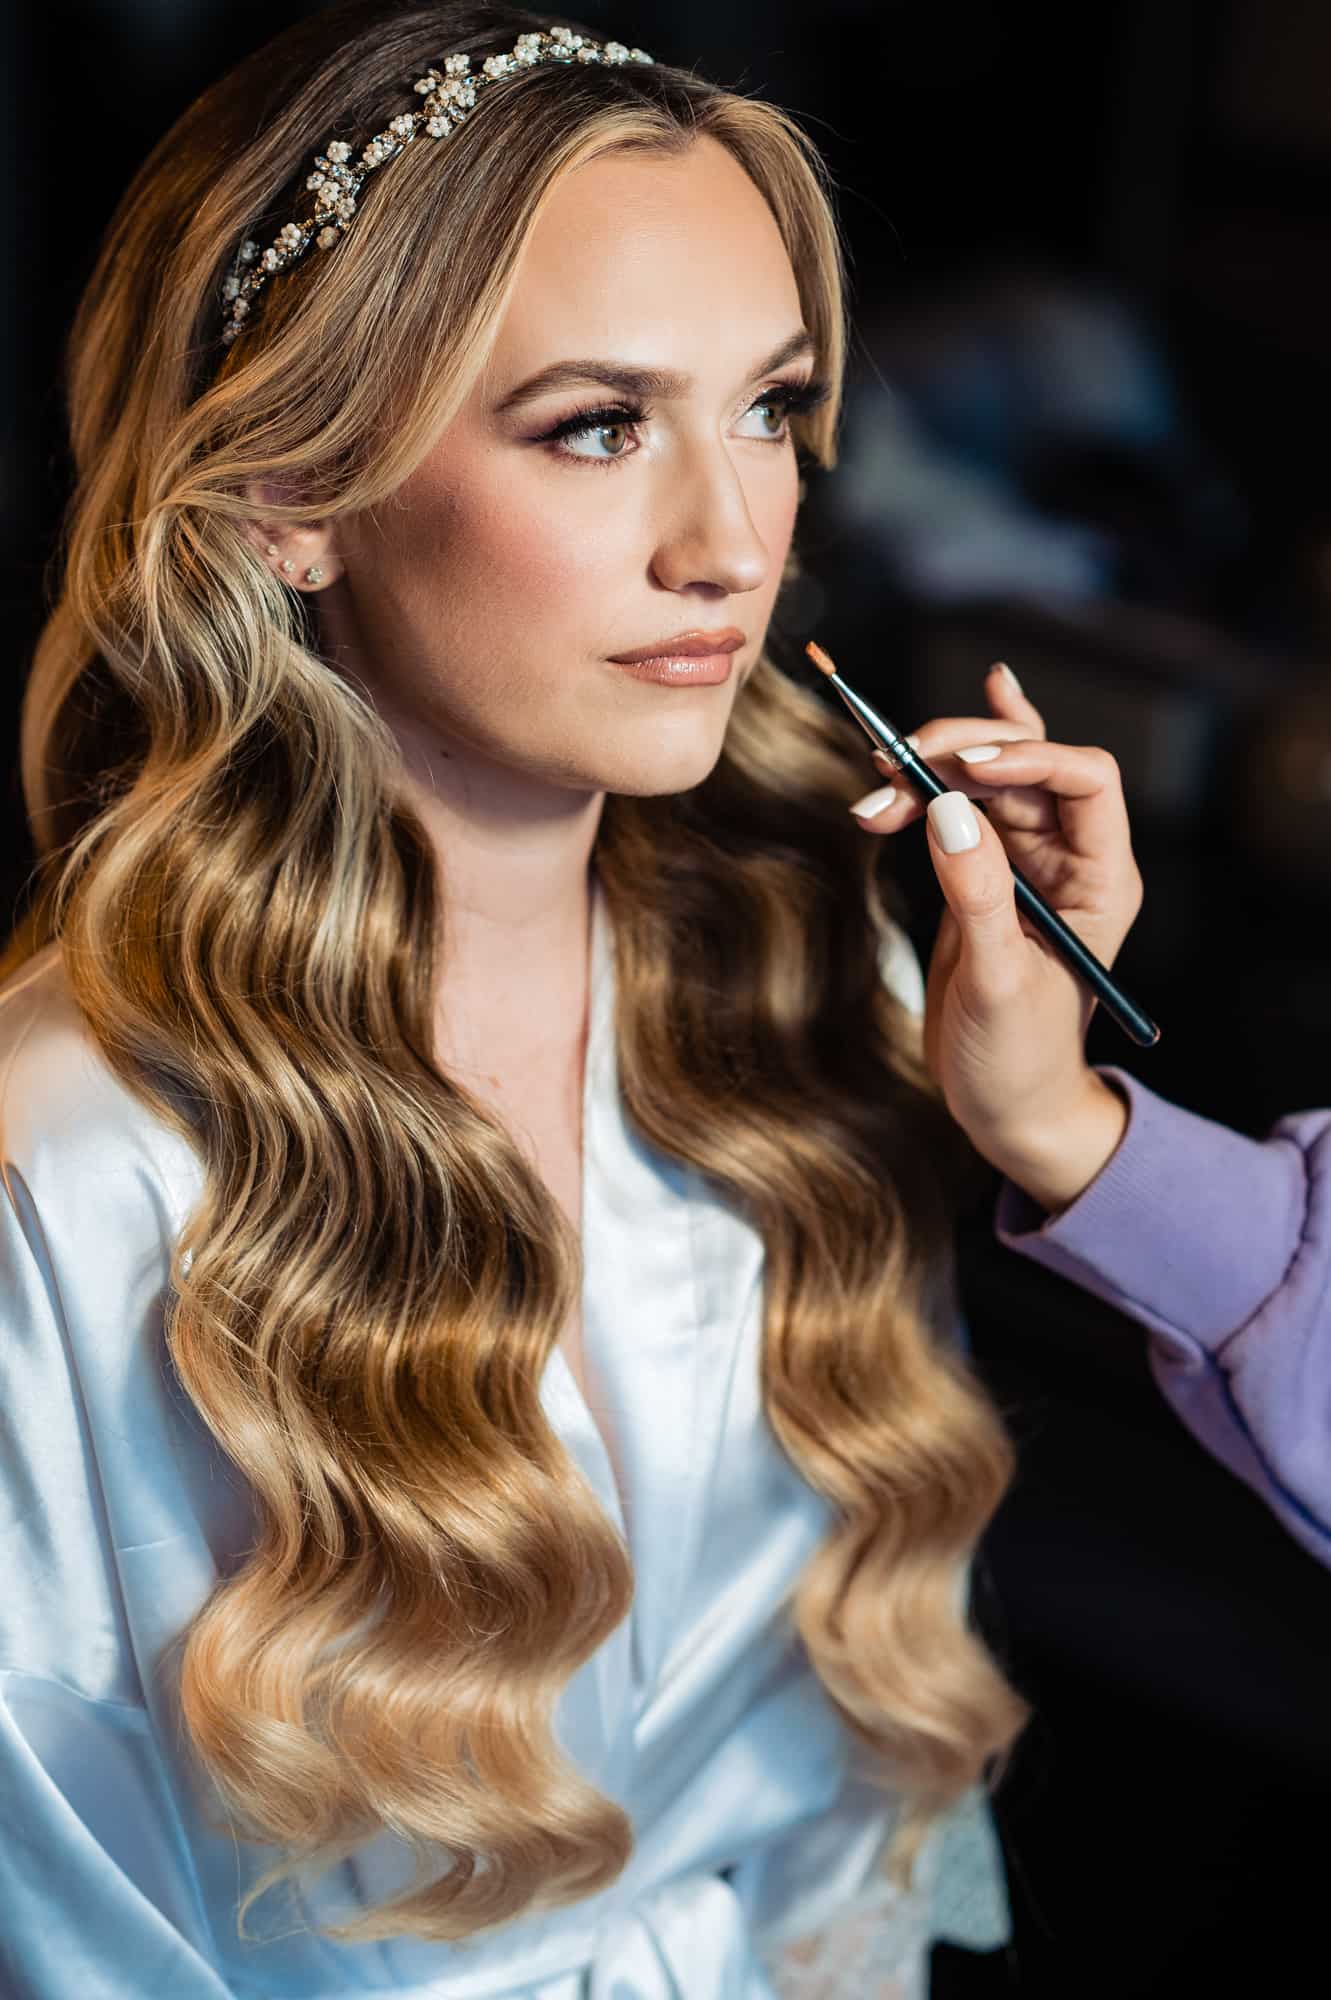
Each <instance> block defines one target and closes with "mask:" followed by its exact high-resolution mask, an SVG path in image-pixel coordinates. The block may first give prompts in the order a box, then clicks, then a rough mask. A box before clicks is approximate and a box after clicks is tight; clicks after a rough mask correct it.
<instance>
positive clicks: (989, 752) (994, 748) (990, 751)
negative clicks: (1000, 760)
mask: <svg viewBox="0 0 1331 2000" xmlns="http://www.w3.org/2000/svg"><path fill="white" fill-rule="evenodd" d="M1002 754H1003V746H1002V744H1001V743H977V744H976V746H975V748H974V749H973V750H958V752H957V755H958V757H960V759H961V761H962V763H963V764H987V763H988V762H989V759H990V758H991V757H1001V756H1002Z"/></svg>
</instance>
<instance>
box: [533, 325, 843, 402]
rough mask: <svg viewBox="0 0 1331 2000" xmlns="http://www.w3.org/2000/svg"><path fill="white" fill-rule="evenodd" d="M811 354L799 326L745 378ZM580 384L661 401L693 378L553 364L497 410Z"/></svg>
mask: <svg viewBox="0 0 1331 2000" xmlns="http://www.w3.org/2000/svg"><path fill="white" fill-rule="evenodd" d="M813 351H814V344H813V335H812V334H811V333H810V332H809V331H808V330H807V328H805V327H801V328H800V330H799V332H798V333H792V334H791V335H790V336H789V338H788V339H786V340H783V341H782V343H781V345H780V346H779V347H777V348H774V349H773V351H772V352H771V353H770V354H769V355H768V356H767V358H766V360H764V361H760V362H759V363H758V366H757V367H756V368H755V369H754V371H753V373H752V374H751V375H750V376H749V378H748V379H749V380H750V382H756V381H757V380H758V378H759V376H761V375H770V374H771V373H772V371H773V370H774V369H776V368H784V367H785V365H786V363H787V362H788V361H796V360H798V359H800V358H801V357H802V356H803V355H806V354H812V353H813ZM583 382H599V383H604V384H606V385H608V386H609V387H610V388H612V389H618V390H619V391H620V392H621V394H623V395H625V396H634V397H637V398H638V399H639V400H641V401H643V402H645V401H647V400H648V398H650V397H653V396H655V397H657V398H658V399H659V400H661V401H662V402H665V401H668V400H670V398H672V397H678V396H686V395H687V394H688V392H689V390H690V389H691V388H692V386H693V378H692V376H690V375H677V374H674V373H673V372H672V371H671V370H670V369H668V368H633V367H630V366H629V365H628V364H627V363H626V362H622V361H596V360H592V361H555V362H552V363H551V365H550V366H549V367H548V368H542V369H541V370H540V371H539V373H538V374H535V375H531V376H529V377H528V379H527V380H526V381H525V382H521V383H519V385H518V387H517V388H516V389H510V390H509V392H508V394H507V395H506V396H505V397H504V399H503V401H502V402H501V403H500V404H499V405H498V410H499V411H501V412H502V411H504V410H511V409H514V408H516V406H517V405H518V404H519V403H530V402H532V401H533V400H534V399H535V398H536V397H537V396H546V395H548V394H549V393H550V391H551V390H552V389H570V388H573V387H575V386H576V385H577V384H579V383H583Z"/></svg>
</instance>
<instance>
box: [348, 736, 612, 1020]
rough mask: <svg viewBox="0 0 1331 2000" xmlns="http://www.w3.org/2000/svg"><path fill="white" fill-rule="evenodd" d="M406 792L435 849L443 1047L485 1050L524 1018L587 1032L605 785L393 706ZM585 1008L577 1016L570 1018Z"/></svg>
mask: <svg viewBox="0 0 1331 2000" xmlns="http://www.w3.org/2000/svg"><path fill="white" fill-rule="evenodd" d="M385 719H386V720H387V721H389V723H390V726H391V727H392V729H393V731H394V734H395V735H396V736H397V738H398V741H399V743H400V744H401V746H402V752H403V769H404V788H403V789H404V795H405V798H406V801H407V803H408V804H409V805H410V806H411V808H412V810H413V811H414V812H415V813H416V815H417V816H418V818H419V819H420V821H421V824H422V826H423V827H424V829H425V832H426V834H427V836H428V837H429V840H430V843H431V846H432V847H433V849H434V853H435V858H436V865H437V869H438V879H439V886H440V895H441V900H442V905H443V930H442V938H443V949H442V954H441V962H440V967H439V996H438V1002H437V1006H436V1018H437V1019H438V1021H439V1023H440V1031H441V1038H442V1042H443V1045H444V1047H445V1049H447V1050H451V1051H452V1052H453V1054H454V1055H455V1056H460V1055H461V1054H462V1053H463V1052H464V1051H478V1050H479V1047H480V1045H481V1044H482V1043H484V1042H485V1041H486V1040H487V1039H488V1038H489V1037H490V1036H491V1035H492V1034H493V1035H494V1036H495V1037H496V1038H498V1039H500V1040H501V1041H502V1040H506V1039H508V1038H509V1036H511V1035H513V1034H515V1033H518V1032H519V1022H520V1021H525V1022H529V1023H531V1022H536V1021H539V1020H541V1019H542V1017H543V1026H544V1034H546V1035H551V1034H553V1035H554V1036H556V1037H557V1036H558V1035H559V1033H560V1030H561V1027H563V1028H564V1029H566V1030H567V1031H570V1032H578V1031H580V1027H581V1017H582V1012H583V1008H584V1005H585V997H586V967H587V957H588V941H589V925H590V915H591V866H590V864H591V856H592V849H593V846H594V844H595V839H596V830H597V827H598V825H599V824H600V818H601V810H602V807H603V805H604V801H605V794H604V792H585V791H578V790H574V789H570V788H568V787H565V786H559V785H555V784H552V783H550V782H549V781H548V780H544V779H542V778H539V777H534V776H530V775H528V774H526V773H523V772H520V771H515V770H514V769H513V768H512V767H511V766H507V765H503V764H499V763H497V762H495V761H494V760H493V759H491V758H489V757H488V756H486V755H485V753H484V752H481V751H476V750H473V749H472V748H471V747H469V746H467V745H465V744H460V743H458V742H457V741H456V740H444V739H443V738H442V737H441V736H440V735H439V733H438V732H437V731H431V730H430V729H429V728H428V726H421V725H416V724H412V723H407V722H403V721H401V720H399V719H398V718H397V717H394V716H389V715H386V716H385ZM570 1014H576V1017H577V1018H576V1020H573V1019H569V1018H568V1016H569V1015H570Z"/></svg>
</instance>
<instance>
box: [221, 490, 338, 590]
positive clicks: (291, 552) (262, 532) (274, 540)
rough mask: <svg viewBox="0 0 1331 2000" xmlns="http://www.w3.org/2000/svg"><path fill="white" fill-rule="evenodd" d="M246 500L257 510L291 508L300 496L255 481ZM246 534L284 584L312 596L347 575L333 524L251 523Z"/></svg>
mask: <svg viewBox="0 0 1331 2000" xmlns="http://www.w3.org/2000/svg"><path fill="white" fill-rule="evenodd" d="M245 495H246V498H247V499H248V500H250V501H252V502H253V504H254V505H255V506H256V507H281V506H290V505H291V503H292V502H293V500H295V499H296V498H297V497H298V496H297V494H296V493H295V492H294V491H293V490H292V489H291V488H290V487H285V486H280V485H278V484H276V483H275V482H272V481H267V480H251V481H250V483H249V484H248V485H247V486H246V488H245ZM245 533H246V535H247V536H248V538H249V540H250V541H251V543H252V544H253V545H254V547H255V548H256V549H257V550H258V552H259V554H260V555H261V556H262V557H263V559H264V561H265V562H266V563H267V564H268V567H269V568H270V569H271V570H272V572H273V575H274V576H276V577H277V578H278V579H279V580H280V581H281V582H282V583H289V584H290V585H291V587H292V589H293V590H299V591H302V592H304V593H305V594H306V595H309V594H310V593H311V592H314V591H319V590H326V589H327V588H328V586H329V584H330V583H336V582H337V580H338V578H339V577H340V576H342V574H343V573H344V565H343V563H342V559H341V557H340V555H339V553H338V549H337V537H336V535H335V533H334V530H333V523H332V522H331V521H297V522H292V521H278V520H269V519H267V518H265V517H263V516H261V517H260V518H259V519H258V520H257V521H247V522H246V524H245Z"/></svg>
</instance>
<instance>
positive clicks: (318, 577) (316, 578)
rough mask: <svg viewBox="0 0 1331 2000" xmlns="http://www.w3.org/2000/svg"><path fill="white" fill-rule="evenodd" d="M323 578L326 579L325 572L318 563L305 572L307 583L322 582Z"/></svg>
mask: <svg viewBox="0 0 1331 2000" xmlns="http://www.w3.org/2000/svg"><path fill="white" fill-rule="evenodd" d="M323 580H324V573H323V571H322V570H321V569H320V567H319V565H318V563H315V564H314V565H313V567H312V568H310V569H307V570H306V572H305V581H306V583H322V582H323Z"/></svg>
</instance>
